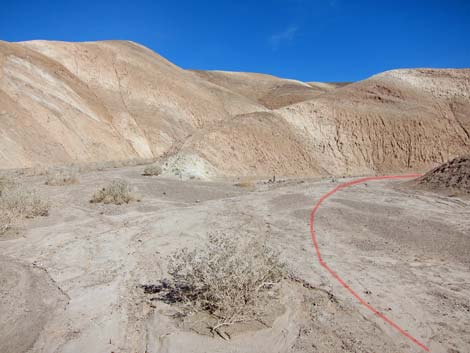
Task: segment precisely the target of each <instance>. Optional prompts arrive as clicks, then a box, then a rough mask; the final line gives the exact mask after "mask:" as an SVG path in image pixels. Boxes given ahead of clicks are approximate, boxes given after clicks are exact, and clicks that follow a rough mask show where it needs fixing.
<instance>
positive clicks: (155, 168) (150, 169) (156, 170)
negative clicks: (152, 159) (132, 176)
mask: <svg viewBox="0 0 470 353" xmlns="http://www.w3.org/2000/svg"><path fill="white" fill-rule="evenodd" d="M161 173H162V167H160V165H158V164H151V165H148V166H146V167H145V169H144V171H143V173H142V175H145V176H157V175H160V174H161Z"/></svg>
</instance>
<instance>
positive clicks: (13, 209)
mask: <svg viewBox="0 0 470 353" xmlns="http://www.w3.org/2000/svg"><path fill="white" fill-rule="evenodd" d="M48 213H49V204H48V203H47V202H45V201H43V200H42V199H41V198H40V197H39V196H38V195H37V193H36V192H35V191H34V190H29V189H27V188H24V187H23V186H22V185H17V184H15V183H14V182H12V181H10V180H8V179H5V178H2V179H1V180H0V234H3V233H5V232H6V231H7V230H8V229H10V228H11V227H12V225H13V224H14V223H15V222H17V221H18V220H20V219H24V218H34V217H38V216H47V215H48Z"/></svg>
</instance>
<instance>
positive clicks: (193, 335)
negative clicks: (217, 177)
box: [0, 167, 470, 353]
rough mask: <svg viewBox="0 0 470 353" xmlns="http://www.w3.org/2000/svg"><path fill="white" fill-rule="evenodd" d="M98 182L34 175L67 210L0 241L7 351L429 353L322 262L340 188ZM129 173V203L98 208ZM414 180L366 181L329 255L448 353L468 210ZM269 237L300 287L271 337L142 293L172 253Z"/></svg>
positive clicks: (455, 340) (455, 348)
mask: <svg viewBox="0 0 470 353" xmlns="http://www.w3.org/2000/svg"><path fill="white" fill-rule="evenodd" d="M141 171H142V167H132V168H123V169H114V170H107V171H102V172H92V173H88V174H85V175H82V176H81V178H80V184H76V185H70V186H63V187H61V186H57V187H51V186H46V185H44V177H32V178H29V179H27V180H26V182H28V183H32V184H34V185H35V186H36V187H37V188H38V189H39V191H40V193H41V194H43V195H44V197H46V196H47V197H48V198H49V199H50V200H51V203H52V204H53V208H52V209H51V212H50V215H49V217H46V218H38V219H34V220H30V221H27V222H26V223H25V224H24V225H23V226H22V228H20V229H18V230H17V231H16V232H11V233H9V234H7V235H6V236H4V237H3V238H1V239H0V254H1V258H0V265H1V266H0V283H1V284H2V285H1V287H0V317H1V322H0V337H1V338H2V339H1V340H0V352H1V353H7V352H8V353H11V352H15V353H21V352H27V351H28V352H60V353H68V352H89V353H94V352H96V353H98V352H99V353H104V352H106V353H110V352H142V353H144V352H149V353H150V352H390V353H397V352H421V351H422V350H421V349H420V348H419V347H417V346H416V345H414V344H413V343H412V342H410V341H409V340H408V339H406V338H404V337H403V336H402V335H400V334H399V333H397V332H396V331H395V330H393V329H392V328H391V327H390V326H388V325H387V324H386V323H384V322H383V321H381V320H380V319H379V318H377V317H375V316H374V315H373V314H371V313H370V312H368V311H366V310H365V309H364V308H363V307H362V306H361V305H359V304H358V303H357V302H356V301H355V300H354V298H352V297H351V296H350V295H349V294H348V293H347V292H346V291H345V290H344V289H343V288H342V287H341V286H340V285H338V284H337V283H336V282H335V281H334V280H332V278H331V277H330V276H329V274H328V273H326V272H325V271H324V270H323V269H322V268H321V267H320V266H319V264H318V262H317V260H316V257H315V252H314V249H313V246H312V243H311V239H310V233H309V229H308V217H309V212H310V209H311V207H312V206H313V204H314V203H315V201H316V200H317V199H318V198H319V197H320V196H321V195H322V194H323V193H325V192H327V191H328V190H329V189H331V188H332V187H334V186H335V185H336V184H337V183H338V182H341V181H342V180H339V181H332V180H289V181H285V182H280V183H276V184H264V183H262V182H260V183H258V184H257V185H256V187H254V188H253V189H250V188H243V187H237V186H234V185H233V183H224V182H212V183H204V182H199V181H179V180H175V179H164V178H159V177H150V178H149V177H143V176H141V175H140V172H141ZM113 178H124V179H126V180H128V181H130V182H131V184H132V185H133V186H134V187H135V188H136V189H137V191H138V192H139V193H140V194H141V195H142V201H141V202H139V203H134V204H130V205H126V206H102V205H93V204H90V203H89V202H88V200H89V199H90V196H91V195H92V194H93V192H94V191H95V190H96V189H97V188H98V187H99V186H100V185H102V184H105V183H106V181H108V180H110V179H113ZM399 183H400V182H396V181H381V182H369V183H367V184H363V185H357V186H354V187H351V188H348V189H345V190H342V191H340V192H339V193H337V194H335V195H334V196H333V197H332V198H331V199H328V201H326V202H325V204H324V205H322V208H321V209H320V211H319V212H318V213H317V219H316V231H317V235H318V238H319V243H320V247H321V249H322V254H323V256H324V259H325V261H326V262H327V263H328V264H329V265H330V266H331V267H332V268H333V269H334V270H335V271H337V273H338V274H340V275H341V277H342V278H343V279H345V280H346V281H347V282H348V283H349V284H350V285H351V286H352V287H353V288H354V289H355V290H356V291H357V292H358V293H362V294H363V296H364V297H365V298H366V299H367V301H368V302H369V303H370V304H371V305H373V306H374V307H376V308H378V309H379V310H381V311H383V312H384V313H385V314H386V315H387V316H388V317H389V318H390V319H392V320H393V321H395V322H396V323H397V324H399V325H400V326H402V327H403V328H405V329H406V330H407V331H409V332H410V333H411V334H412V335H414V336H415V337H416V338H418V339H419V340H421V341H422V342H424V343H425V344H426V345H428V346H429V347H430V350H431V352H436V353H438V352H439V353H441V352H442V353H456V352H460V353H464V352H468V351H470V301H469V298H470V272H469V269H470V256H469V255H470V239H469V236H470V203H469V201H468V200H463V199H459V198H451V197H444V196H441V195H435V194H432V193H426V192H424V191H412V190H409V189H404V190H403V189H400V188H397V186H398V185H399ZM212 230H220V231H226V232H237V233H241V234H249V233H252V234H266V235H267V236H268V237H269V238H270V241H271V244H272V245H273V246H274V247H277V248H279V249H280V250H281V254H282V257H283V259H284V260H285V261H286V263H287V264H288V266H289V268H290V270H291V271H292V273H293V274H294V275H295V276H296V277H298V278H299V279H300V280H301V281H300V282H298V283H297V282H292V281H291V282H286V283H284V285H283V288H282V290H281V294H282V295H281V296H280V298H279V300H280V302H281V306H280V310H279V313H278V316H277V317H276V318H275V319H274V321H273V324H272V325H271V327H259V328H257V329H256V330H251V331H245V332H240V333H239V334H235V335H233V337H232V339H231V340H229V341H225V340H223V339H221V338H218V337H216V338H213V337H210V336H208V335H201V334H198V333H197V332H195V331H194V330H190V329H189V328H188V327H186V326H185V325H183V324H182V323H181V322H180V321H178V320H177V319H175V318H173V316H172V315H173V314H174V313H175V310H174V308H172V307H170V306H168V305H166V304H163V303H159V302H155V301H151V300H150V299H151V298H150V297H149V296H148V295H145V294H144V293H143V290H142V289H141V288H140V287H139V286H140V285H141V284H146V283H152V282H155V281H156V280H158V279H161V278H162V277H163V276H164V275H165V267H166V256H167V255H168V254H170V253H171V252H172V251H174V250H175V249H178V248H181V247H184V246H189V247H191V246H193V245H195V244H197V243H199V244H200V243H201V242H203V241H205V238H206V236H207V232H209V231H212Z"/></svg>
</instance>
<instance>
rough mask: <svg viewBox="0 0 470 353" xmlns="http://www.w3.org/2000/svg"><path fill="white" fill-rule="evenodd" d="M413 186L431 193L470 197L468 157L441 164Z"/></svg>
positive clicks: (469, 162)
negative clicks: (451, 193) (456, 194)
mask: <svg viewBox="0 0 470 353" xmlns="http://www.w3.org/2000/svg"><path fill="white" fill-rule="evenodd" d="M413 184H414V185H417V186H419V187H423V188H426V189H429V190H433V191H447V192H458V193H463V194H467V195H470V156H465V157H457V158H454V159H453V160H451V161H449V162H446V163H444V164H441V165H440V166H438V167H436V168H434V169H433V170H431V171H430V172H428V173H426V174H425V175H423V176H422V177H420V178H418V179H417V180H415V181H414V182H413Z"/></svg>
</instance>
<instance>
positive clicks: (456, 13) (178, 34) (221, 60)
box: [0, 0, 470, 81]
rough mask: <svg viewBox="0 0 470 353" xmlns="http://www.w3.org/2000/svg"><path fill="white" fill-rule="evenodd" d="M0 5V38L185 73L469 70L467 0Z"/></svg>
mask: <svg viewBox="0 0 470 353" xmlns="http://www.w3.org/2000/svg"><path fill="white" fill-rule="evenodd" d="M0 1H1V7H0V9H1V10H0V40H7V41H22V40H31V39H50V40H65V41H92V40H100V39H127V40H133V41H136V42H139V43H141V44H143V45H146V46H148V47H150V48H151V49H153V50H155V51H156V52H157V53H159V54H161V55H163V56H164V57H166V58H167V59H169V60H170V61H172V62H174V63H175V64H177V65H179V66H181V67H183V68H191V69H212V70H230V71H252V72H264V73H270V74H273V75H277V76H281V77H287V78H295V79H299V80H303V81H355V80H360V79H363V78H366V77H368V76H370V75H373V74H375V73H378V72H381V71H385V70H389V69H394V68H403V67H455V68H461V67H470V0H424V1H418V0H416V1H414V0H408V1H403V0H383V1H380V0H375V1H372V0H362V1H354V0H271V1H263V0H259V1H257V0H234V1H229V0H219V1H207V0H197V1H196V0H195V1H189V0H173V1H157V0H154V1H150V0H148V1H142V0H136V1H123V0H114V1H99V0H94V1H88V0H82V1H79V0H76V1H69V0H57V1H56V0H51V1H43V0H30V1H24V0H0Z"/></svg>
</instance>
